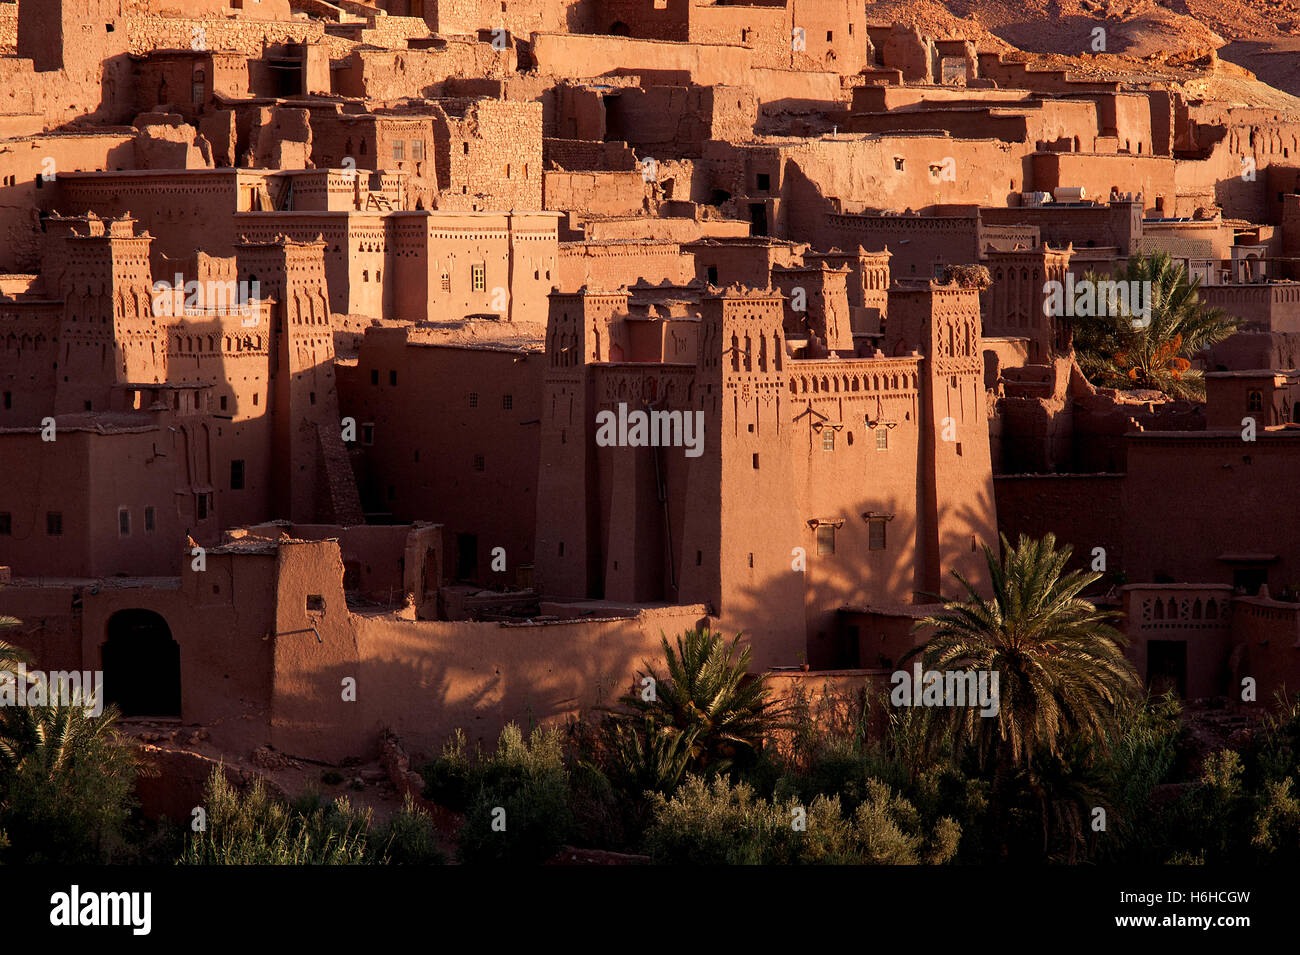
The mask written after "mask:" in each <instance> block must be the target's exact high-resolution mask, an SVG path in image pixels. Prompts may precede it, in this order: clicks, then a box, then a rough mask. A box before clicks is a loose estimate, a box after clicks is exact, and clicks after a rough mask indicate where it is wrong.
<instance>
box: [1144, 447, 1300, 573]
mask: <svg viewBox="0 0 1300 955" xmlns="http://www.w3.org/2000/svg"><path fill="white" fill-rule="evenodd" d="M1292 435H1296V433H1295V432H1260V434H1259V435H1258V440H1256V441H1254V442H1246V441H1243V440H1242V438H1241V434H1240V433H1239V432H1237V431H1233V432H1203V433H1201V434H1196V435H1190V434H1189V435H1178V434H1164V435H1158V434H1146V435H1135V436H1130V437H1129V439H1128V446H1129V447H1128V476H1127V478H1126V479H1125V481H1124V497H1123V513H1124V514H1125V517H1126V519H1127V523H1128V530H1127V543H1126V546H1125V555H1124V560H1125V569H1126V570H1128V572H1129V580H1130V581H1133V582H1137V581H1146V580H1153V579H1155V578H1156V576H1157V575H1160V574H1163V575H1167V576H1170V577H1172V578H1173V579H1174V580H1178V581H1187V582H1213V583H1231V582H1232V580H1233V569H1234V567H1236V566H1239V565H1237V564H1234V563H1232V562H1230V561H1224V560H1220V559H1219V558H1220V556H1221V555H1232V554H1268V555H1273V556H1274V557H1276V559H1275V560H1270V561H1268V562H1267V563H1266V564H1265V565H1264V566H1265V568H1266V570H1267V573H1268V580H1269V584H1270V587H1272V588H1273V589H1275V590H1280V589H1281V588H1282V587H1283V586H1286V585H1289V584H1291V583H1292V582H1293V581H1297V580H1300V553H1297V549H1296V541H1297V540H1300V523H1298V522H1300V516H1297V515H1296V514H1295V513H1294V512H1293V511H1292V510H1291V509H1288V508H1284V507H1282V508H1280V507H1279V506H1278V501H1279V499H1278V496H1277V491H1276V489H1277V488H1278V487H1284V486H1286V482H1287V481H1288V480H1289V477H1288V475H1290V474H1292V473H1293V472H1294V469H1295V468H1296V467H1297V465H1298V463H1300V461H1298V459H1300V442H1298V441H1296V440H1295V438H1294V437H1292ZM1296 437H1300V435H1296ZM1171 473H1177V474H1178V480H1177V481H1175V482H1171V481H1170V480H1169V475H1170V474H1171ZM1207 500H1223V501H1231V502H1232V513H1233V519H1232V520H1231V521H1189V520H1187V515H1188V514H1191V513H1194V512H1195V511H1196V510H1197V509H1198V508H1199V507H1201V506H1202V505H1203V502H1204V501H1207Z"/></svg>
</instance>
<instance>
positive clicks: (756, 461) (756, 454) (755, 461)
mask: <svg viewBox="0 0 1300 955" xmlns="http://www.w3.org/2000/svg"><path fill="white" fill-rule="evenodd" d="M754 470H755V471H757V470H758V452H757V451H755V452H754Z"/></svg>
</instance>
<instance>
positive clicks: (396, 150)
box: [393, 139, 406, 162]
mask: <svg viewBox="0 0 1300 955" xmlns="http://www.w3.org/2000/svg"><path fill="white" fill-rule="evenodd" d="M393 158H394V159H395V160H397V161H398V162H401V161H402V160H404V159H405V158H406V143H404V142H402V141H401V140H400V139H399V140H397V142H395V143H393Z"/></svg>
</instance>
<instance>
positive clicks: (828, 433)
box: [822, 428, 835, 451]
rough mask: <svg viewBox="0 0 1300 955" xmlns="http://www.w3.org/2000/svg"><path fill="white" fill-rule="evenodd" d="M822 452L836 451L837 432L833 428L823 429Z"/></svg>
mask: <svg viewBox="0 0 1300 955" xmlns="http://www.w3.org/2000/svg"><path fill="white" fill-rule="evenodd" d="M822 450H823V451H834V450H835V431H834V430H833V429H831V428H822Z"/></svg>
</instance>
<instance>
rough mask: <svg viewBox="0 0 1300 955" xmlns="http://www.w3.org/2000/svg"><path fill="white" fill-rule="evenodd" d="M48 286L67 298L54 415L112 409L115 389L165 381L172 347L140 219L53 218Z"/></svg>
mask: <svg viewBox="0 0 1300 955" xmlns="http://www.w3.org/2000/svg"><path fill="white" fill-rule="evenodd" d="M46 230H47V232H46V235H47V241H48V243H49V246H48V247H49V248H50V250H51V254H50V255H49V256H48V257H47V259H46V264H47V269H46V281H47V283H48V284H49V286H50V288H51V290H57V291H58V292H59V293H61V294H62V296H63V299H64V306H63V319H62V321H61V323H60V330H59V340H60V344H62V346H63V348H62V349H61V354H60V356H59V357H60V362H59V368H58V376H57V379H56V398H55V412H56V413H57V414H66V413H69V412H76V411H107V410H108V408H109V394H110V391H111V388H112V386H113V385H115V384H118V383H124V382H158V381H164V380H166V375H167V348H166V339H165V337H164V332H163V330H162V328H161V327H160V326H159V325H157V324H156V323H155V322H154V321H153V319H152V314H153V313H152V299H151V295H152V281H151V278H150V273H149V247H150V244H151V243H152V242H153V239H152V237H151V236H150V235H149V234H148V233H147V232H146V233H144V234H142V235H136V234H135V220H134V219H132V218H131V217H130V216H129V215H126V216H123V217H121V218H120V219H100V218H99V217H98V216H95V215H93V214H92V215H89V216H85V217H78V218H69V219H65V218H51V219H49V220H47V222H46Z"/></svg>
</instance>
